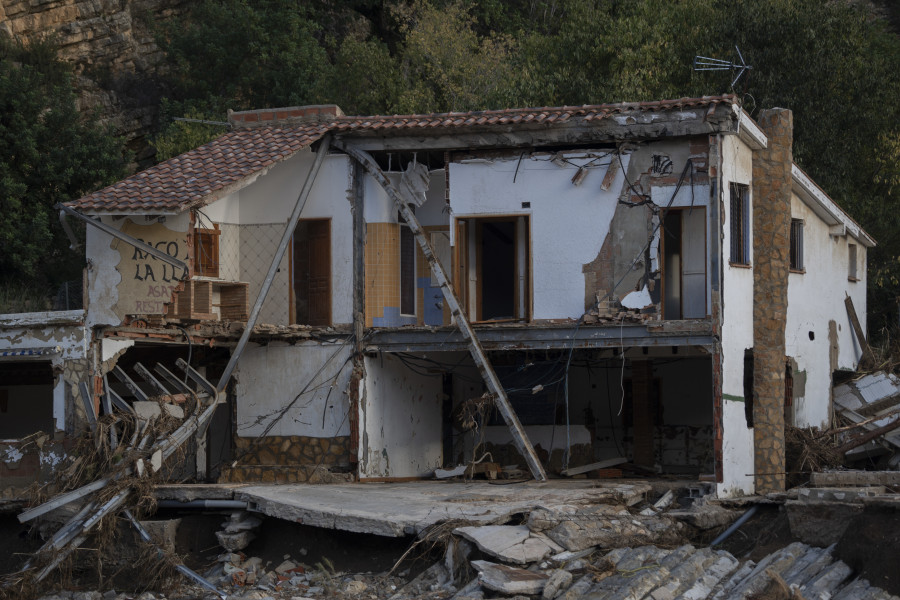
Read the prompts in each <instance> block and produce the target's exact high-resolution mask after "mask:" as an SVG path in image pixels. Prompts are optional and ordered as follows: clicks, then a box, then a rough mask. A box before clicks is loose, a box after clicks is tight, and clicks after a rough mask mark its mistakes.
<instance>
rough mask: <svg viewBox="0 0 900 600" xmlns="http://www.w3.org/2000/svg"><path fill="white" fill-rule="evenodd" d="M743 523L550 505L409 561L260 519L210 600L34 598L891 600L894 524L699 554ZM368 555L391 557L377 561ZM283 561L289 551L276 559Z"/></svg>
mask: <svg viewBox="0 0 900 600" xmlns="http://www.w3.org/2000/svg"><path fill="white" fill-rule="evenodd" d="M829 493H830V494H831V495H834V492H833V491H832V492H829ZM794 495H796V496H797V497H798V500H796V501H797V502H803V501H802V500H800V499H799V493H797V494H794ZM810 495H812V496H815V497H816V498H815V500H816V501H817V502H822V501H827V499H828V493H825V494H824V495H823V494H820V493H818V492H815V491H812V492H811V493H809V494H807V496H810ZM873 497H874V496H866V495H864V494H860V493H857V494H855V495H854V498H855V499H856V500H854V502H857V503H859V504H860V506H861V505H862V504H861V503H862V500H861V499H869V498H873ZM835 503H836V504H839V503H840V502H839V501H838V500H835ZM226 512H227V511H226ZM741 513H742V511H741V510H736V509H733V508H728V507H725V506H722V505H720V504H719V503H718V502H716V501H713V500H710V499H709V497H700V498H697V497H692V496H689V495H686V494H684V493H681V494H678V493H663V494H659V495H658V496H654V497H648V498H646V499H645V500H644V501H642V502H639V503H634V504H633V505H631V506H629V505H627V504H625V503H621V502H619V503H617V502H615V501H608V502H607V503H601V504H594V505H571V506H563V505H555V506H553V507H552V508H540V507H538V508H535V509H532V510H530V511H529V512H528V513H523V514H519V515H518V517H517V518H511V519H510V520H509V521H508V522H507V523H505V524H487V525H484V524H479V523H472V522H465V521H459V520H452V521H446V522H441V523H436V524H434V525H432V526H430V527H429V528H426V529H424V530H422V531H420V532H419V533H418V535H416V536H415V537H414V538H413V540H414V541H413V542H412V544H411V547H410V548H409V550H407V551H406V552H402V551H401V550H400V548H401V545H404V546H407V545H410V542H409V539H408V538H407V539H404V538H389V537H383V536H374V535H369V536H364V535H363V534H358V533H350V532H342V531H329V530H325V529H323V528H319V527H309V526H304V525H297V524H296V523H291V522H288V521H285V520H280V519H276V518H271V517H270V518H265V519H264V522H263V526H261V527H259V528H258V529H257V530H256V531H257V532H258V534H259V538H258V539H256V540H254V541H252V542H251V543H250V545H248V546H247V547H246V549H245V550H246V552H244V551H226V550H223V549H222V548H221V547H218V550H216V546H213V548H212V550H213V554H211V555H210V554H209V552H207V553H206V554H207V556H208V557H211V560H210V561H209V562H208V563H207V564H205V565H204V566H203V567H202V568H201V567H200V566H199V565H195V567H196V570H197V571H198V572H199V573H200V574H201V575H203V576H204V578H205V579H206V580H207V581H208V582H209V583H211V584H212V585H213V586H215V587H216V588H217V589H218V590H219V593H218V594H217V593H214V592H212V591H211V590H210V589H206V588H204V587H201V586H200V585H195V584H193V583H192V582H190V581H188V580H186V579H183V578H179V579H175V580H171V579H170V580H169V581H170V583H172V584H173V585H172V587H169V588H164V589H163V591H159V590H157V589H154V588H152V587H151V588H150V589H149V590H148V589H144V588H142V589H140V590H138V591H129V592H116V591H113V590H111V589H110V588H112V587H114V586H113V585H111V584H107V585H105V586H104V585H100V584H99V583H100V582H96V581H94V591H85V590H84V589H81V590H79V591H77V592H71V591H69V592H54V593H44V596H43V599H44V600H112V599H116V600H161V599H163V598H165V599H167V600H188V599H203V600H213V599H215V598H226V599H231V600H238V599H247V600H264V599H272V600H299V599H315V600H318V599H320V598H321V599H325V598H335V599H341V600H343V599H347V600H350V599H353V600H356V599H360V600H361V599H367V600H412V599H414V598H434V599H442V600H451V599H452V600H475V599H486V598H519V599H520V600H524V599H525V598H530V599H532V600H560V599H562V600H575V599H576V598H584V597H587V598H596V599H607V598H608V599H613V598H621V599H626V598H627V599H633V600H638V599H641V598H646V599H650V600H664V599H672V600H675V599H677V598H678V599H691V598H693V599H701V598H718V599H738V598H742V599H749V598H756V599H762V598H765V599H784V600H788V599H807V600H812V599H818V598H834V599H841V600H863V599H869V598H871V599H879V600H883V599H892V598H897V597H896V596H891V595H890V593H889V592H888V591H885V590H884V589H882V588H888V589H890V590H891V591H893V592H896V591H897V590H896V589H894V588H895V587H896V586H897V582H895V581H893V580H892V579H890V578H889V577H888V576H886V575H885V573H887V571H889V570H890V569H891V567H890V565H891V563H892V561H891V558H890V552H891V551H892V550H891V549H892V548H896V547H897V546H896V540H893V539H888V538H889V536H890V535H893V534H892V533H891V532H892V531H893V532H896V531H900V528H898V527H896V525H897V523H896V519H897V514H900V513H898V512H897V511H891V510H888V509H885V508H882V509H881V511H880V512H879V513H878V514H879V515H880V516H878V518H877V519H876V520H875V521H871V518H872V515H871V514H870V511H867V512H865V513H864V514H860V515H859V516H858V518H857V519H855V520H854V521H852V522H851V524H850V525H851V527H853V528H854V531H856V532H857V533H856V534H854V535H850V534H849V532H845V533H844V534H843V535H839V536H838V538H839V540H838V541H837V542H836V543H832V544H830V545H827V546H825V547H819V546H816V545H811V544H807V543H803V542H802V541H797V537H798V536H795V535H792V533H791V524H790V523H789V519H788V517H787V510H786V508H785V507H784V506H776V505H770V506H769V507H767V508H765V509H764V510H761V511H759V514H758V515H757V517H755V518H754V519H751V520H750V521H748V523H747V524H746V525H745V526H744V530H743V531H741V530H739V531H738V533H737V534H735V535H734V536H733V537H732V538H731V539H730V540H728V541H726V543H725V544H723V545H722V546H718V547H712V548H711V547H704V544H703V542H704V540H706V541H708V540H709V539H710V536H711V535H715V534H717V533H719V532H721V531H722V530H723V529H724V528H725V527H726V526H727V525H729V524H730V523H731V522H732V521H733V520H734V519H735V518H736V517H737V516H738V515H740V514H741ZM246 516H247V515H246V514H240V515H239V519H238V520H237V521H235V520H234V519H229V518H228V515H227V514H221V515H220V519H218V520H216V522H215V523H216V526H221V525H222V523H223V521H224V522H225V524H226V525H227V524H229V523H233V522H240V523H242V522H244V520H245V518H246ZM221 517H225V518H224V519H222V518H221ZM185 519H187V518H185ZM766 528H769V529H776V530H777V531H770V532H768V533H766ZM880 528H883V529H884V530H883V531H875V530H878V529H880ZM317 532H318V533H317ZM209 535H210V536H212V533H210V534H209ZM873 535H875V536H876V538H877V541H878V542H883V543H884V545H880V546H878V547H879V548H880V549H881V556H876V555H873V554H871V553H869V555H867V554H866V552H867V549H866V547H865V544H864V543H863V540H864V539H865V540H868V539H869V538H870V537H871V536H873ZM866 536H868V537H866ZM885 536H888V537H885ZM317 537H319V538H320V539H319V542H321V540H324V539H329V537H331V538H334V539H329V541H327V542H325V543H326V544H328V546H327V549H326V551H327V552H328V553H330V554H332V556H333V557H334V560H332V559H331V558H328V557H327V556H326V554H325V553H323V552H322V550H323V548H318V549H316V548H313V547H312V546H313V545H315V544H316V543H317V541H316V539H315V538H317ZM895 537H896V535H895ZM876 538H873V539H876ZM286 542H290V543H289V545H284V544H285V543H286ZM378 542H381V543H383V544H390V546H388V545H385V547H384V548H383V549H380V548H379V546H378ZM201 543H206V542H201ZM301 544H302V545H301ZM854 544H855V545H854ZM307 547H309V548H310V549H309V551H308V550H307ZM284 548H290V552H285V553H281V552H279V551H280V550H282V549H284ZM869 549H870V550H871V549H872V548H869ZM207 550H209V549H207ZM885 554H887V556H885ZM401 555H402V556H401ZM386 558H387V559H388V560H389V562H385V559H386ZM347 559H350V560H347ZM367 566H368V567H371V569H370V570H369V569H366V567H367ZM360 567H362V568H360ZM882 571H884V573H882ZM867 577H868V580H867ZM89 579H90V577H85V580H86V581H87V580H89ZM879 586H880V587H879Z"/></svg>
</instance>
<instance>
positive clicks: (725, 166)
mask: <svg viewBox="0 0 900 600" xmlns="http://www.w3.org/2000/svg"><path fill="white" fill-rule="evenodd" d="M719 140H720V147H721V150H722V173H721V179H720V181H721V195H720V197H721V200H722V201H721V203H720V205H719V207H720V211H721V213H722V214H723V215H724V221H723V224H722V242H721V243H722V263H723V273H722V275H723V277H722V421H723V423H722V425H723V432H722V436H723V440H722V456H723V460H724V464H723V475H724V481H723V482H722V483H720V484H719V485H718V490H717V492H718V495H719V496H733V495H741V494H744V493H747V494H749V493H752V492H753V489H754V486H753V476H752V473H753V429H751V428H748V427H747V420H746V417H745V414H744V350H745V349H746V348H752V347H753V266H752V260H751V266H750V267H749V268H747V267H739V266H733V265H731V264H730V263H729V259H730V255H731V236H730V231H731V218H732V216H731V214H730V208H731V206H730V204H731V203H730V201H729V189H728V188H729V184H730V183H732V182H733V183H741V184H744V185H747V186H750V194H751V202H750V214H749V215H748V219H749V220H750V240H752V239H753V213H752V210H753V209H752V205H753V203H752V194H753V189H752V186H751V183H752V177H753V152H752V150H751V149H750V148H749V147H748V146H747V145H746V144H744V143H743V142H742V141H741V140H740V139H739V138H738V137H737V136H720V137H719ZM711 241H712V240H711ZM751 248H752V244H751Z"/></svg>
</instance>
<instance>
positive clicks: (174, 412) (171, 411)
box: [162, 404, 184, 421]
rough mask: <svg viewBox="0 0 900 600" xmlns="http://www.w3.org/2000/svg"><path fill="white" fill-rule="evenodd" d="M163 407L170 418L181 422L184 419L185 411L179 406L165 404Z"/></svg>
mask: <svg viewBox="0 0 900 600" xmlns="http://www.w3.org/2000/svg"><path fill="white" fill-rule="evenodd" d="M162 407H163V410H164V411H166V414H168V415H169V416H170V417H174V418H176V419H178V420H179V421H180V420H182V419H184V409H183V408H181V407H180V406H178V405H177V404H163V405H162Z"/></svg>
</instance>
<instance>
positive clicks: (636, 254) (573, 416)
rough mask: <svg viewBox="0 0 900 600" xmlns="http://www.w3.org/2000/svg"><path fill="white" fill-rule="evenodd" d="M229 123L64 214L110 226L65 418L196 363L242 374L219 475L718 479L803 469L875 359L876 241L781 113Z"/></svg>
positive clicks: (200, 446) (765, 477) (672, 110)
mask: <svg viewBox="0 0 900 600" xmlns="http://www.w3.org/2000/svg"><path fill="white" fill-rule="evenodd" d="M229 122H230V124H231V130H230V131H229V132H228V133H226V134H224V135H222V136H221V137H219V138H218V139H216V140H215V141H213V142H210V143H209V144H206V145H205V146H202V147H200V148H197V149H195V150H192V151H190V152H187V153H185V154H183V155H181V156H178V157H176V158H173V159H170V160H168V161H166V162H163V163H161V164H159V165H156V166H154V167H152V168H150V169H147V170H145V171H142V172H140V173H137V174H135V175H133V176H131V177H129V178H127V179H125V180H123V181H120V182H119V183H117V184H115V185H113V186H110V187H108V188H105V189H103V190H100V191H98V192H96V193H94V194H91V195H89V196H86V197H84V198H81V199H79V200H77V201H74V202H71V203H68V205H67V207H66V208H65V209H64V210H65V213H66V214H67V215H68V217H67V218H69V219H71V218H72V217H73V216H79V215H80V216H81V217H82V218H83V219H84V220H86V221H89V225H90V226H88V227H87V242H86V253H87V270H86V276H85V281H86V291H85V302H86V304H85V305H86V310H85V313H84V315H83V331H84V335H83V343H81V346H80V352H81V354H80V355H77V356H75V355H73V356H72V357H71V358H72V360H79V361H81V362H80V363H78V364H79V365H81V366H83V367H85V368H81V369H78V370H69V371H66V373H68V374H69V376H64V375H63V372H62V370H61V368H56V369H55V370H54V369H52V368H48V369H47V374H46V382H45V383H46V385H45V388H46V389H45V390H44V391H43V392H41V394H43V395H41V398H42V400H41V402H43V403H46V404H47V407H46V408H41V409H40V410H46V411H49V412H48V415H50V416H52V418H53V419H55V421H54V423H55V427H56V428H64V427H69V433H72V432H73V430H72V428H73V427H74V425H72V424H73V423H76V424H77V423H78V422H79V418H83V417H84V416H85V415H86V412H85V411H89V412H90V406H89V403H84V402H81V401H80V400H78V399H77V398H78V384H79V383H86V384H87V388H88V389H87V390H86V391H85V393H84V395H85V396H87V397H90V398H91V399H92V401H93V402H94V409H95V410H96V411H97V412H99V413H102V412H103V410H102V408H101V406H102V404H103V403H102V400H103V396H104V393H105V390H107V389H113V390H114V391H115V392H116V396H117V397H118V398H119V400H121V401H123V402H125V403H128V402H131V401H133V400H134V399H137V398H139V397H140V396H142V395H143V396H148V395H152V393H153V391H154V389H155V387H156V384H155V383H154V382H153V381H152V379H153V378H154V375H153V374H152V373H151V371H153V370H154V367H153V365H156V364H157V363H159V364H160V365H161V366H162V367H166V366H167V365H172V364H174V363H175V362H176V360H177V359H181V360H183V361H185V364H188V365H191V366H192V367H193V369H195V370H196V372H197V373H199V374H201V375H202V376H203V377H204V378H205V379H206V380H208V381H211V382H213V383H215V382H217V381H218V382H219V385H218V387H219V389H220V390H221V392H222V393H221V394H219V396H218V401H219V403H220V404H219V406H218V408H217V409H216V411H215V414H214V416H213V417H212V418H211V421H210V423H209V427H208V428H205V429H202V430H201V434H200V435H198V436H197V439H196V440H195V442H194V444H193V448H194V454H195V459H196V460H195V461H193V462H192V463H191V464H190V465H186V466H185V471H186V472H187V474H189V475H193V476H195V477H197V478H198V479H200V480H204V479H208V478H218V479H219V480H221V481H262V482H288V481H290V482H294V481H306V480H309V479H311V478H316V477H319V476H320V475H321V473H322V472H323V470H327V472H328V473H330V474H331V475H332V476H334V477H343V478H345V479H358V480H360V481H398V480H407V479H414V478H421V477H430V476H431V475H432V473H433V472H434V470H435V469H436V468H440V467H451V466H454V465H460V464H467V463H471V462H473V461H479V460H481V459H484V458H485V455H488V456H489V457H490V459H489V460H490V461H492V462H495V463H499V464H500V465H504V466H512V465H515V466H516V467H517V468H519V469H522V470H526V471H530V472H531V473H532V475H534V476H535V477H536V478H538V479H543V478H545V477H555V476H557V475H558V474H559V473H560V472H563V471H566V470H567V469H572V468H575V467H578V466H582V465H587V464H592V463H603V461H606V459H615V458H619V459H621V460H623V461H627V462H629V463H631V465H633V467H634V469H635V470H636V472H638V473H645V474H647V475H651V476H652V474H655V473H668V474H679V475H684V476H688V477H692V478H697V477H700V478H704V479H706V480H708V481H713V482H715V483H716V484H717V492H718V493H719V494H720V495H722V496H727V495H738V494H744V493H752V492H754V491H757V492H765V491H771V490H777V489H779V488H782V487H783V485H784V471H785V468H784V426H785V424H790V425H795V426H820V427H822V426H827V425H828V424H829V423H830V419H831V381H832V373H833V372H834V371H836V370H840V369H854V368H855V367H856V365H857V363H858V361H859V359H860V356H861V349H860V345H859V342H858V340H857V338H856V337H855V336H856V334H855V333H854V330H853V327H852V323H851V318H850V317H849V316H848V311H847V309H846V307H845V300H846V298H847V297H849V298H851V299H852V303H853V305H854V306H855V308H856V310H857V311H859V314H860V315H863V316H864V315H865V306H866V304H865V302H866V294H865V289H866V251H867V249H868V248H870V247H872V246H873V245H874V241H873V240H872V239H871V238H870V237H869V236H868V235H867V234H866V233H865V231H863V230H862V229H861V228H860V227H859V225H857V224H856V223H855V222H854V221H853V220H852V219H851V218H850V217H849V216H848V215H847V214H846V213H845V212H843V211H842V210H841V209H840V208H839V207H838V205H837V204H836V203H835V202H834V201H833V200H831V199H830V198H829V197H828V196H827V195H826V194H825V193H824V192H823V191H822V190H821V189H820V188H819V187H818V186H816V184H815V183H814V182H813V181H812V180H811V179H810V178H809V177H808V176H807V175H806V174H805V173H804V172H803V171H802V170H800V168H799V167H797V166H796V165H795V164H794V163H793V160H792V153H791V145H792V116H791V113H790V111H788V110H783V109H772V110H768V111H762V112H761V113H760V115H759V116H758V122H757V121H754V120H753V119H751V118H750V117H749V115H748V114H747V113H746V112H745V111H744V110H743V109H742V108H741V107H740V105H739V103H738V101H737V99H736V98H735V97H734V96H728V95H726V96H715V97H704V98H694V99H681V100H673V101H660V102H646V103H624V104H606V105H594V106H581V107H561V108H540V109H510V110H496V111H481V112H470V113H450V114H443V115H410V116H386V117H350V116H345V115H343V114H342V112H341V111H340V109H338V108H337V107H336V106H312V107H296V108H285V109H266V110H257V111H247V112H235V113H231V114H230V115H229ZM151 250H155V252H151ZM261 290H262V291H264V292H265V294H264V295H263V297H264V300H262V297H261V295H260V292H261ZM258 299H260V302H257V300H258ZM863 320H864V319H863ZM248 322H249V323H250V325H252V327H253V328H252V331H251V330H247V334H246V335H243V334H244V332H245V329H246V326H247V324H248ZM18 339H19V338H16V337H15V336H8V335H6V333H5V332H4V335H3V336H2V339H0V344H3V345H4V347H13V348H14V347H15V346H16V344H17V343H19V342H17V341H16V340H18ZM245 342H246V345H244V343H245ZM76 354H78V353H76ZM236 354H239V357H236V356H235V355H236ZM235 359H236V360H235ZM16 364H19V363H17V362H15V361H13V362H4V363H3V365H2V366H3V368H4V369H6V368H12V369H15V367H14V366H12V367H11V366H10V365H16ZM29 364H31V363H29ZM50 366H51V367H52V366H53V365H52V364H51V365H50ZM167 368H168V367H167ZM162 370H163V371H165V370H166V369H165V368H164V369H162ZM7 382H9V383H10V385H7ZM54 382H56V383H54ZM23 385H24V383H23ZM42 389H44V388H42ZM0 393H3V394H8V398H9V400H8V402H9V406H11V407H14V408H13V410H24V411H26V412H28V411H32V410H33V411H37V410H39V409H38V408H37V407H38V406H39V405H40V406H43V404H40V403H39V402H37V401H36V400H35V401H32V402H31V403H30V404H29V405H28V406H27V407H22V406H20V405H19V404H17V400H16V399H17V398H19V397H20V394H21V393H24V392H23V391H22V389H21V386H19V385H18V383H17V381H15V380H4V382H3V387H2V388H0ZM33 397H34V398H37V396H33ZM45 397H46V398H45ZM3 398H4V396H0V401H3V402H7V401H6V400H3ZM5 406H6V404H3V407H4V410H6V409H5ZM69 413H72V414H74V415H75V416H76V417H78V416H79V415H81V417H79V418H73V417H72V415H70V414H69ZM89 418H90V417H89ZM22 423H23V425H22V427H23V429H22V431H13V430H12V429H10V431H5V432H4V433H5V437H8V438H16V437H19V436H20V435H21V434H24V433H28V432H27V431H25V430H27V429H28V426H26V422H25V421H23V422H22ZM28 423H29V424H30V422H28ZM29 426H30V425H29Z"/></svg>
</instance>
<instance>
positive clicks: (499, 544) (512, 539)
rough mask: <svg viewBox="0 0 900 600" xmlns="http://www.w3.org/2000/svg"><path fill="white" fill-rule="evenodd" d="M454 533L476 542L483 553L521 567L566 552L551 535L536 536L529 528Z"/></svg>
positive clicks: (467, 529) (501, 527)
mask: <svg viewBox="0 0 900 600" xmlns="http://www.w3.org/2000/svg"><path fill="white" fill-rule="evenodd" d="M453 533H455V534H456V535H461V536H462V537H464V538H466V539H467V540H469V541H471V542H474V543H475V545H476V546H478V549H479V550H481V551H482V552H486V553H487V554H490V555H491V556H494V557H496V558H499V559H500V560H502V561H503V562H506V563H512V564H517V565H527V564H530V563H533V562H538V561H540V560H543V558H544V557H545V556H547V555H549V554H551V553H558V552H561V551H562V550H563V549H562V548H561V547H559V546H558V545H557V544H556V543H555V542H554V541H553V540H551V539H549V538H547V536H545V535H542V534H540V533H533V532H532V531H531V530H530V529H529V528H528V527H527V526H526V525H487V526H484V527H458V528H456V529H454V530H453Z"/></svg>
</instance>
